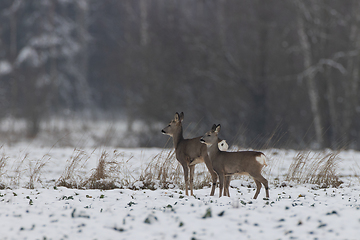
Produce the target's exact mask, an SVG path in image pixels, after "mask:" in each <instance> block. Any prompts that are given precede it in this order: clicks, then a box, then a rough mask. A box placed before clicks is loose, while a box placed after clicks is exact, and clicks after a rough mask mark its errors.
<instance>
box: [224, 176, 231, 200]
mask: <svg viewBox="0 0 360 240" xmlns="http://www.w3.org/2000/svg"><path fill="white" fill-rule="evenodd" d="M230 181H231V176H226V177H225V189H224V196H228V197H230ZM225 190H226V192H225Z"/></svg>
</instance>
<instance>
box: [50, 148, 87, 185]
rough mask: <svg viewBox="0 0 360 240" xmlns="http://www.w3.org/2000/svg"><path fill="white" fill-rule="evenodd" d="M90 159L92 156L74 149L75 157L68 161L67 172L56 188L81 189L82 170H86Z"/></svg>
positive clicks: (63, 174) (65, 171)
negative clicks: (85, 167)
mask: <svg viewBox="0 0 360 240" xmlns="http://www.w3.org/2000/svg"><path fill="white" fill-rule="evenodd" d="M90 157H91V155H88V154H86V152H85V151H83V150H80V149H74V152H73V155H72V156H71V157H70V159H69V160H68V161H67V165H66V167H65V170H64V172H63V173H62V175H61V176H60V178H59V179H58V180H57V181H56V183H55V186H62V187H67V188H79V186H80V183H81V182H82V181H83V174H81V170H82V169H83V168H84V166H85V164H86V162H87V161H88V160H89V158H90Z"/></svg>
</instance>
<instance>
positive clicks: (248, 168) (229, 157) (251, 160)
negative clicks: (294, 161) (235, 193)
mask: <svg viewBox="0 0 360 240" xmlns="http://www.w3.org/2000/svg"><path fill="white" fill-rule="evenodd" d="M220 129H221V127H220V124H219V125H215V124H214V125H213V127H212V129H211V130H210V131H209V132H207V133H206V134H205V135H204V136H203V137H202V138H201V139H200V141H201V142H203V143H205V144H206V145H208V153H209V156H210V160H211V163H212V166H213V168H214V171H215V172H216V173H217V175H218V176H219V182H220V186H219V188H220V193H219V197H221V195H222V190H223V188H224V196H228V197H230V192H229V185H230V180H231V176H232V175H234V174H248V175H250V176H251V177H252V178H253V179H254V180H255V183H256V192H255V195H254V199H256V198H257V197H258V195H259V193H260V189H261V184H263V185H264V187H265V191H266V198H269V186H268V181H267V180H266V179H265V178H264V177H263V176H262V175H261V170H262V168H263V167H264V166H266V162H265V155H264V154H263V153H262V152H257V151H238V152H223V151H220V150H219V148H218V144H217V143H218V140H217V139H218V133H219V131H220ZM224 181H225V186H224Z"/></svg>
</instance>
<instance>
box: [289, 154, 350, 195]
mask: <svg viewBox="0 0 360 240" xmlns="http://www.w3.org/2000/svg"><path fill="white" fill-rule="evenodd" d="M338 154H339V153H316V152H303V153H301V152H300V153H298V154H297V155H296V157H295V158H294V160H293V162H292V164H291V165H290V167H289V170H288V173H287V177H286V180H287V181H295V182H297V183H301V184H303V183H311V184H316V185H318V186H319V187H322V188H326V187H331V186H332V187H338V186H339V185H340V184H342V183H343V182H342V181H341V180H340V179H339V177H338V175H337V173H336V168H337V163H338V162H339V161H340V158H339V157H338Z"/></svg>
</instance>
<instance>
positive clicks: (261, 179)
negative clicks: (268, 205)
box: [254, 175, 269, 199]
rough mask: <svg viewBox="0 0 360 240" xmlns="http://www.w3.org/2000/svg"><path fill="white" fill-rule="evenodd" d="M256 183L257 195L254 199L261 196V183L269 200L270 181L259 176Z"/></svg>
mask: <svg viewBox="0 0 360 240" xmlns="http://www.w3.org/2000/svg"><path fill="white" fill-rule="evenodd" d="M254 180H255V183H256V187H257V190H256V193H255V196H254V199H256V198H257V196H258V195H259V192H260V189H261V183H262V184H263V185H264V187H265V193H266V198H269V185H268V180H266V179H265V178H264V177H263V176H262V175H260V176H257V177H256V178H254Z"/></svg>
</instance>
